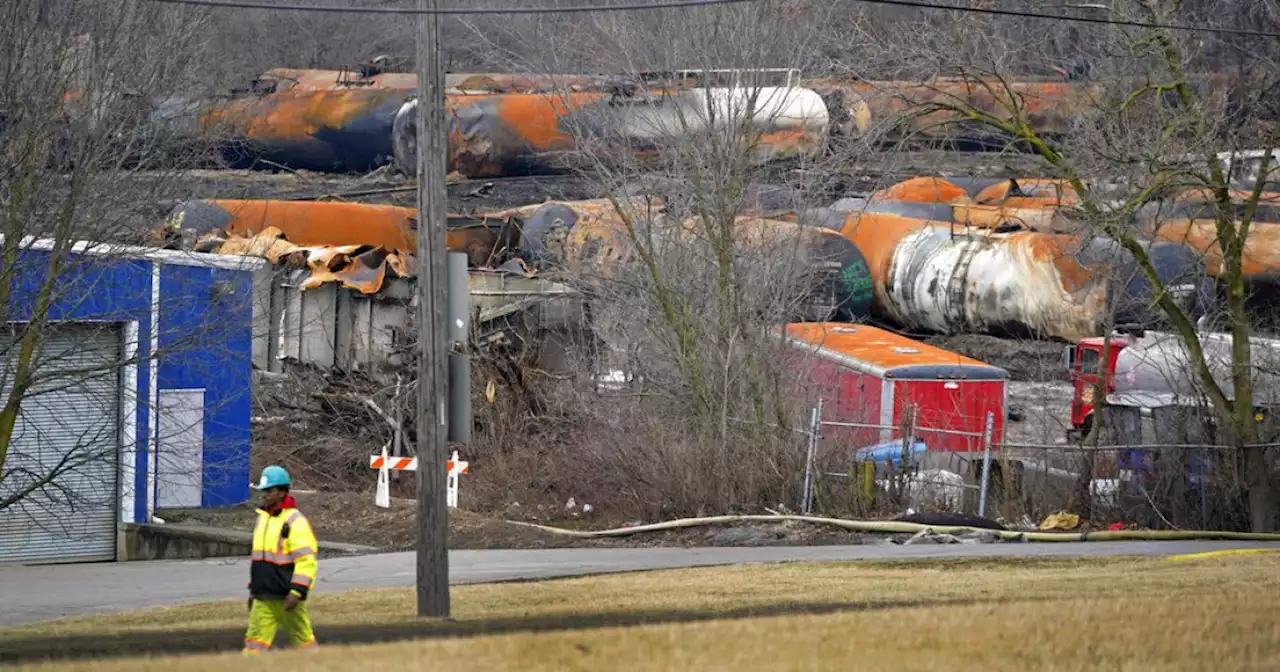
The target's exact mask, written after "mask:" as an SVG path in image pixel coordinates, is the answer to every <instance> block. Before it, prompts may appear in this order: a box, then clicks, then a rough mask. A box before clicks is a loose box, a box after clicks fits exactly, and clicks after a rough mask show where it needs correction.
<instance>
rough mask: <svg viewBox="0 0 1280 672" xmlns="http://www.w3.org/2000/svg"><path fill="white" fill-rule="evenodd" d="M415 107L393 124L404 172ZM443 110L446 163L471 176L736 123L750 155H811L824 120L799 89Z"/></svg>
mask: <svg viewBox="0 0 1280 672" xmlns="http://www.w3.org/2000/svg"><path fill="white" fill-rule="evenodd" d="M417 105H418V103H417V100H416V99H414V100H411V101H409V102H407V103H405V105H404V106H403V107H402V108H401V109H400V111H399V112H398V114H397V115H396V119H395V128H394V130H393V145H394V148H395V162H396V166H397V167H398V168H399V169H400V170H401V171H402V172H404V173H406V174H409V175H414V174H416V171H417ZM446 114H447V116H448V119H449V124H450V129H449V149H450V159H449V169H450V170H456V171H458V172H459V173H461V174H463V175H465V176H468V177H485V176H498V175H511V174H524V173H536V172H555V171H559V170H563V169H565V168H567V167H570V166H571V165H573V163H574V161H575V157H574V153H576V152H578V151H580V150H582V149H583V147H582V143H588V144H590V145H592V146H593V147H601V148H602V149H603V152H604V154H603V155H600V156H597V157H595V158H599V159H604V160H610V159H611V157H612V156H615V155H616V156H623V155H629V156H632V157H637V158H643V157H644V155H645V154H646V153H649V152H653V151H654V150H657V149H659V148H662V147H664V146H670V145H672V144H676V143H687V142H690V141H692V140H693V139H695V138H697V137H698V136H700V135H701V134H704V133H707V132H710V131H712V130H714V129H719V128H725V124H726V123H738V122H740V121H745V122H746V123H747V124H748V127H749V128H751V129H752V131H754V132H755V133H756V137H755V140H756V142H755V143H754V144H753V146H752V148H751V151H752V154H751V159H752V160H753V161H754V162H756V163H767V162H770V161H775V160H779V159H787V158H795V157H808V156H814V155H817V154H818V153H820V152H821V151H822V150H823V148H824V147H825V144H826V134H827V126H828V116H827V108H826V106H825V104H824V103H823V102H822V98H821V97H820V96H819V95H818V94H817V93H815V92H814V91H811V90H808V89H803V88H797V87H790V88H788V87H755V88H694V89H684V90H659V91H646V92H639V93H635V94H615V93H606V92H603V91H583V92H573V93H532V94H497V95H484V94H481V95H465V96H447V97H446ZM725 120H731V121H728V122H726V121H725Z"/></svg>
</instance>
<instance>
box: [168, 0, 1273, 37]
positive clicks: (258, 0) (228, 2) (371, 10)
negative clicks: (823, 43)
mask: <svg viewBox="0 0 1280 672" xmlns="http://www.w3.org/2000/svg"><path fill="white" fill-rule="evenodd" d="M144 1H145V2H151V3H154V4H166V5H186V6H190V7H207V8H222V9H265V10H277V11H290V12H327V13H339V14H440V15H475V14H575V13H586V12H629V11H646V10H657V9H688V8H693V7H710V6H715V5H738V4H747V3H755V2H768V1H769V0H672V1H670V2H641V3H631V4H617V5H578V6H554V5H553V6H545V5H544V6H537V7H445V8H437V9H419V8H416V7H356V6H349V5H311V4H296V3H280V4H276V3H271V2H263V1H262V0H144ZM847 1H851V2H858V3H862V4H866V5H883V6H890V7H911V8H915V9H925V10H933V11H946V12H958V13H962V14H985V15H988V16H1007V17H1015V18H1024V19H1040V20H1046V21H1062V22H1066V23H1090V24H1095V25H1107V26H1127V27H1131V28H1148V29H1152V30H1171V31H1181V32H1193V33H1215V34H1220V35H1241V36H1248V37H1269V38H1280V32H1274V31H1266V30H1252V29H1248V28H1220V27H1214V26H1191V25H1185V24H1177V23H1160V22H1156V21H1136V20H1130V19H1109V18H1103V17H1096V16H1079V15H1072V14H1043V13H1039V12H1033V11H1028V10H1019V9H999V8H995V7H973V6H966V5H945V4H938V3H934V2H924V1H923V0H847Z"/></svg>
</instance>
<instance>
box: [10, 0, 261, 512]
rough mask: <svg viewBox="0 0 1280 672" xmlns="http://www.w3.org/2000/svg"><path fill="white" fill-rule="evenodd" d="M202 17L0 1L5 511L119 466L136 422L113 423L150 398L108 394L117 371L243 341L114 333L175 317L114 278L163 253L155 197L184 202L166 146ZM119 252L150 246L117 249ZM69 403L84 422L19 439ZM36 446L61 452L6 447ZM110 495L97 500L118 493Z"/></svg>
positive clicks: (215, 330)
mask: <svg viewBox="0 0 1280 672" xmlns="http://www.w3.org/2000/svg"><path fill="white" fill-rule="evenodd" d="M204 18H205V15H204V14H201V13H199V12H186V11H181V10H173V9H165V8H158V7H156V6H155V5H152V4H150V3H145V2H138V1H136V0H111V1H110V2H106V3H103V2H88V1H85V0H54V1H48V0H14V1H13V2H6V3H4V6H3V7H2V8H0V22H2V23H3V28H0V218H2V219H0V234H2V236H3V237H2V239H0V264H2V268H0V325H3V330H4V331H3V336H2V337H0V353H2V354H3V357H2V359H3V362H4V367H3V371H2V373H0V376H2V383H3V386H2V389H3V405H2V406H0V510H3V509H6V508H9V507H14V506H18V505H22V504H23V502H24V500H27V499H28V498H29V497H32V496H33V495H35V494H37V493H40V492H42V491H45V490H47V489H53V490H56V491H59V492H61V493H62V494H63V495H71V494H72V493H73V491H75V489H76V487H75V485H74V483H72V481H74V480H75V478H76V477H75V476H74V474H75V473H76V472H84V471H85V470H86V469H90V468H100V467H101V465H104V464H105V465H106V466H107V468H108V469H111V468H114V465H115V462H114V461H115V460H118V459H119V458H118V456H117V452H116V451H117V450H118V446H117V443H116V441H115V440H114V439H112V440H107V438H108V437H113V436H114V435H115V432H116V431H117V430H118V428H119V426H120V423H121V422H123V423H124V424H125V426H128V425H129V424H131V423H133V422H134V419H133V418H128V417H125V418H123V419H121V415H122V414H124V413H125V410H122V409H121V408H120V404H124V406H125V408H137V407H138V406H146V405H148V404H153V403H154V400H150V399H138V398H136V395H135V394H134V393H133V390H131V389H129V388H128V386H124V388H125V389H124V394H125V395H126V398H125V399H123V400H121V399H117V398H116V396H115V395H116V394H117V392H116V386H115V384H114V383H113V382H112V381H116V380H118V379H119V378H120V376H121V373H122V372H123V371H126V370H131V371H135V372H136V371H137V369H138V367H145V366H148V359H150V360H151V362H150V364H149V366H150V367H151V371H152V374H151V375H153V376H154V375H155V367H156V366H157V364H156V361H157V360H156V358H157V357H158V354H157V352H156V349H157V348H162V349H164V350H166V351H167V352H168V353H169V354H170V355H172V356H173V357H176V358H182V357H191V358H193V359H192V362H193V364H192V365H193V366H195V365H196V364H194V362H197V361H200V360H201V359H202V358H203V357H205V356H206V355H209V354H214V355H217V354H221V355H225V354H226V353H227V352H228V348H233V347H239V346H238V345H237V346H233V345H232V344H230V343H228V342H226V339H227V334H228V333H230V332H228V331H223V330H222V329H221V328H219V327H218V326H216V325H215V326H213V327H210V326H209V325H208V324H205V323H202V322H200V321H199V320H196V321H189V322H188V323H187V324H185V325H183V326H182V327H180V328H178V329H176V331H175V332H173V333H163V334H160V333H154V332H156V331H157V329H158V328H157V327H155V326H154V325H153V333H154V336H153V342H152V343H151V345H152V346H153V347H149V348H145V349H140V348H138V347H137V342H138V339H139V338H147V336H148V335H147V334H137V333H132V334H128V333H125V334H121V333H119V332H118V330H119V326H118V324H116V322H118V321H119V320H120V317H119V316H120V315H122V314H125V313H127V312H128V311H130V310H136V311H141V312H143V313H146V312H150V311H151V310H153V309H154V310H155V311H156V313H157V314H158V313H159V311H161V310H165V311H169V310H171V307H170V306H169V305H155V306H152V300H153V299H152V296H153V293H152V290H151V289H150V288H149V287H148V288H147V289H146V290H145V291H142V292H139V293H138V295H137V296H134V295H131V294H127V293H125V292H121V291H120V289H119V285H118V283H119V282H120V280H119V277H120V273H122V272H123V271H124V270H126V269H129V268H131V265H134V266H136V264H138V263H140V262H139V261H138V259H139V256H138V255H140V254H141V255H143V256H145V254H146V253H147V250H154V249H156V248H157V247H158V243H156V242H150V241H152V240H153V236H152V235H151V233H150V232H151V231H152V230H153V229H154V228H156V227H157V225H158V224H159V218H158V215H159V214H161V213H162V212H163V210H162V209H160V208H159V206H157V202H158V201H160V200H161V199H163V198H169V197H173V196H177V195H180V191H179V189H178V188H177V187H175V186H174V184H175V183H174V181H173V178H174V175H175V174H174V172H173V171H172V170H170V169H169V166H171V165H174V163H175V162H178V163H180V162H181V161H182V160H183V159H185V158H188V157H185V156H183V155H184V153H185V152H187V151H189V150H188V149H187V148H184V147H181V146H176V145H174V144H172V143H171V142H170V139H171V137H172V136H171V135H170V131H171V130H172V129H171V128H170V127H169V126H168V124H169V123H170V122H171V121H172V120H173V119H174V117H173V112H174V111H175V110H181V109H184V105H185V103H184V102H183V101H184V100H186V99H188V98H189V97H191V96H199V95H201V94H203V93H204V89H203V88H202V86H201V84H200V82H199V79H198V78H197V77H196V76H195V72H194V69H193V66H194V65H195V64H196V62H197V59H198V58H199V57H200V56H202V55H203V51H202V46H201V32H202V30H203V27H202V20H203V19H204ZM83 241H89V242H83ZM120 243H133V244H135V245H145V246H146V247H144V248H142V249H138V248H137V247H134V248H132V249H131V251H128V252H125V251H123V250H122V248H120V247H119V246H118V244H120ZM148 284H150V283H148ZM234 290H235V288H228V292H229V293H231V294H235V291H234ZM240 290H241V291H240V298H243V297H247V288H240ZM113 292H114V294H113ZM192 300H197V301H201V302H204V301H217V300H218V298H217V297H209V296H208V295H207V294H206V295H198V296H186V297H183V298H180V299H178V301H179V305H178V306H177V309H178V310H179V311H181V310H183V308H182V307H181V304H183V303H188V302H190V301H192ZM237 300H238V299H237ZM77 330H79V331H78V332H77ZM135 331H136V330H135ZM70 332H77V333H78V334H79V335H78V336H76V334H72V333H70ZM63 335H68V336H76V338H77V339H78V340H75V339H73V340H68V339H64V338H60V337H61V336H63ZM75 343H80V344H81V345H79V346H75V345H74V344H75ZM130 344H132V345H130ZM144 350H145V352H144ZM148 352H149V353H150V354H146V353H148ZM214 360H215V361H210V362H205V363H203V364H199V365H200V366H210V367H213V366H217V364H216V356H215V357H214ZM211 403H212V402H211ZM68 404H72V405H75V406H78V407H82V410H83V411H84V417H82V418H69V417H62V418H60V419H61V420H62V422H63V426H64V428H63V431H60V432H58V433H57V435H56V436H30V435H25V436H24V433H25V432H31V431H34V428H35V427H36V424H33V423H31V422H28V420H29V419H30V418H33V417H35V416H36V415H42V416H48V415H49V414H51V413H54V414H56V413H57V412H58V411H57V409H59V408H65V407H66V406H67V405H68ZM154 410H155V409H152V411H153V414H152V416H151V417H152V422H153V423H154V422H155V415H154ZM86 418H87V419H86ZM168 429H169V430H170V431H175V432H182V431H187V429H189V428H182V427H176V426H171V427H169V428H168ZM209 439H210V440H212V441H217V440H218V438H217V437H209ZM42 443H47V444H50V445H57V446H59V447H60V452H59V451H54V452H58V453H59V457H58V458H57V459H54V460H52V461H50V459H47V458H48V457H49V456H48V455H45V456H43V457H40V456H36V455H33V454H22V453H21V452H19V453H16V454H15V453H14V452H11V451H12V449H13V448H14V447H15V446H26V447H27V448H30V447H32V446H39V445H41V444H42ZM212 453H213V451H211V452H210V454H212ZM68 479H70V480H68ZM111 483H112V484H114V477H112V480H111ZM113 487H114V486H112V487H110V488H107V490H109V491H110V492H105V493H102V494H103V495H104V496H110V497H113V496H114V490H113Z"/></svg>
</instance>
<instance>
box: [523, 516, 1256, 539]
mask: <svg viewBox="0 0 1280 672" xmlns="http://www.w3.org/2000/svg"><path fill="white" fill-rule="evenodd" d="M785 521H799V522H803V523H812V524H815V525H831V526H833V527H839V528H842V529H846V530H850V531H853V532H874V533H880V534H915V533H916V532H920V531H922V530H931V531H933V532H936V533H939V534H968V533H973V532H978V533H983V534H992V535H996V536H997V537H998V538H999V539H1000V540H1001V541H1033V542H1055V541H1067V542H1074V541H1188V540H1194V539H1217V540H1227V541H1280V533H1272V532H1227V531H1222V530H1117V531H1114V532H1113V531H1109V530H1108V531H1101V532H1019V531H1017V530H991V529H986V528H981V527H968V526H958V525H924V524H921V523H907V522H902V521H894V520H845V519H843V518H824V517H821V516H791V515H743V516H707V517H703V518H680V519H677V520H669V521H666V522H661V523H649V524H648V525H636V526H634V527H615V528H612V529H608V530H568V529H565V528H561V527H552V526H550V525H539V524H537V523H526V522H522V521H518V520H508V521H505V522H507V523H510V524H511V525H519V526H521V527H529V528H533V529H535V530H541V531H543V532H547V533H550V534H557V535H560V536H563V537H573V538H576V539H599V538H603V537H626V536H630V535H633V534H643V533H646V532H662V531H666V530H682V529H686V528H690V527H702V526H706V525H724V524H731V523H781V522H785Z"/></svg>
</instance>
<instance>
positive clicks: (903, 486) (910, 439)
mask: <svg viewBox="0 0 1280 672" xmlns="http://www.w3.org/2000/svg"><path fill="white" fill-rule="evenodd" d="M918 409H919V407H918V406H916V405H915V404H912V405H910V406H908V407H907V412H906V415H907V417H906V419H905V421H904V422H903V423H902V475H901V477H900V478H901V481H900V485H899V490H898V497H899V501H900V502H901V504H902V507H903V508H904V509H905V508H908V507H910V506H911V466H910V465H911V447H912V444H914V443H915V439H916V411H917V410H918ZM890 463H891V464H892V461H891V462H890Z"/></svg>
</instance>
